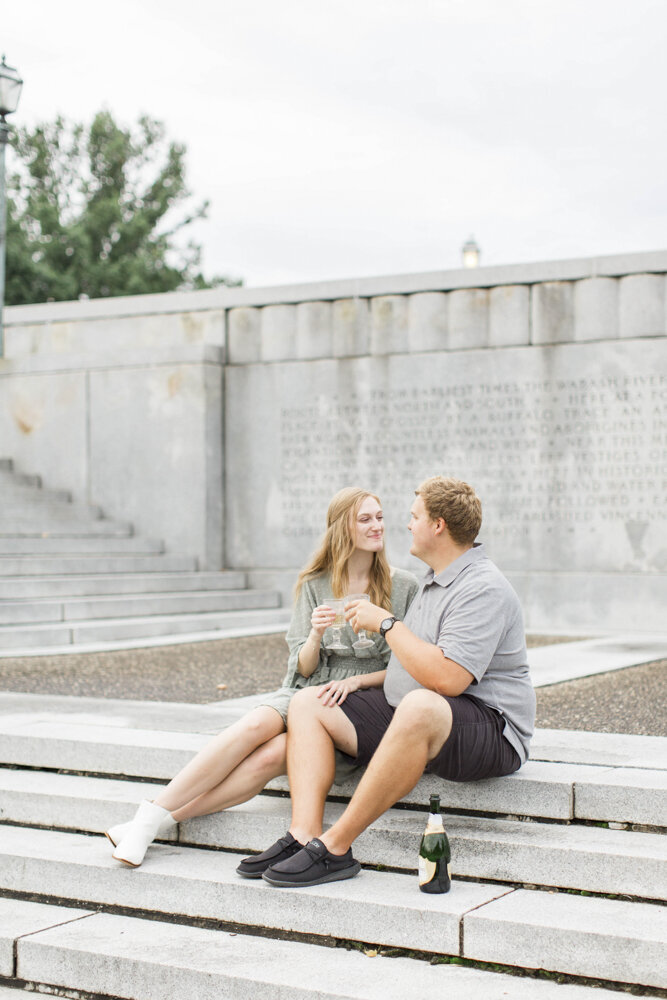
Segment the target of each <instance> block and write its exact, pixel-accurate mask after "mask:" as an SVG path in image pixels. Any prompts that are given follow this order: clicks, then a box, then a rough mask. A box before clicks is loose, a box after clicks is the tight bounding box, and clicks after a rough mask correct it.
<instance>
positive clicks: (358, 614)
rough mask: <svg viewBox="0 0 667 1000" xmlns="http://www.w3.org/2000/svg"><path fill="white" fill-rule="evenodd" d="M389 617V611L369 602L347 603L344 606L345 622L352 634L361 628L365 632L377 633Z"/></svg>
mask: <svg viewBox="0 0 667 1000" xmlns="http://www.w3.org/2000/svg"><path fill="white" fill-rule="evenodd" d="M390 615H391V611H385V609H384V608H379V607H378V606H377V604H371V602H370V601H349V602H348V603H347V604H346V605H345V620H346V621H347V623H348V625H351V626H352V629H353V631H354V632H359V630H360V629H362V628H363V629H365V630H366V631H367V632H379V631H380V625H381V624H382V622H383V621H384V620H385V618H389V616H390Z"/></svg>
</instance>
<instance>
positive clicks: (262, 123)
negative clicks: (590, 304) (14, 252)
mask: <svg viewBox="0 0 667 1000" xmlns="http://www.w3.org/2000/svg"><path fill="white" fill-rule="evenodd" d="M2 29H3V30H2V41H1V43H0V48H1V49H2V52H4V53H5V55H6V58H7V62H8V63H9V64H10V65H12V66H15V67H17V68H18V70H19V71H20V73H21V75H22V77H23V79H24V88H23V94H22V97H21V104H20V107H19V111H18V112H17V114H16V115H14V116H13V117H12V119H10V120H12V121H14V122H16V124H28V125H34V124H35V123H37V122H38V121H44V120H48V119H52V118H53V117H55V115H56V114H57V113H61V114H63V115H65V116H66V117H68V118H70V119H74V120H78V121H85V122H89V121H90V120H91V119H92V117H93V115H94V113H95V112H96V111H98V110H100V109H101V108H107V109H108V110H110V111H111V112H112V113H113V115H114V116H115V117H116V118H117V120H118V121H119V122H120V123H121V124H126V125H129V124H131V123H133V122H135V121H136V119H137V117H138V115H139V114H141V113H148V114H149V115H151V116H153V117H156V118H159V119H161V120H162V121H164V122H165V123H166V125H167V130H168V134H169V136H170V138H172V139H177V140H179V141H182V142H184V143H185V144H186V146H187V149H188V155H187V163H188V171H189V183H190V187H191V189H192V190H193V192H194V193H195V195H196V196H197V197H198V198H199V199H204V198H208V199H209V200H210V201H211V209H210V214H209V220H208V221H207V222H205V223H201V224H198V228H197V231H196V237H197V239H198V240H199V241H200V242H202V244H203V246H204V259H203V266H204V272H205V273H207V274H209V275H210V274H213V273H233V274H237V275H239V276H243V277H244V279H245V281H246V284H248V285H268V284H284V283H289V282H300V281H310V280H316V279H323V278H324V279H326V278H345V277H359V276H366V275H379V274H400V273H407V272H419V271H431V270H440V269H446V268H452V267H458V266H459V264H460V248H461V244H462V243H463V242H464V241H465V239H466V238H467V237H468V236H469V235H470V234H474V235H475V237H476V239H477V241H478V243H479V244H480V245H481V248H482V262H483V263H484V264H504V263H516V262H521V261H533V260H548V259H559V258H567V257H582V256H593V255H598V254H612V253H625V252H635V251H641V250H655V249H663V248H666V247H667V199H666V197H665V179H666V178H667V152H666V148H667V147H666V138H665V119H666V113H665V95H666V93H667V86H666V79H665V76H666V66H667V56H666V52H667V45H666V42H667V2H666V0H335V2H327V0H320V2H319V3H318V2H315V0H189V2H187V3H183V2H182V0H114V2H113V3H91V2H90V0H21V2H20V3H16V2H15V3H13V4H10V5H7V9H6V10H5V11H4V13H3V17H2ZM0 54H1V53H0ZM10 155H11V154H10Z"/></svg>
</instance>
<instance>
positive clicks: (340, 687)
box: [317, 677, 361, 708]
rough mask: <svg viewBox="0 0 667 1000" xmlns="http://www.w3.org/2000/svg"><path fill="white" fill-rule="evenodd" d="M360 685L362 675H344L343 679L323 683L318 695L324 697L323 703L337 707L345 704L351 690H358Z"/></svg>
mask: <svg viewBox="0 0 667 1000" xmlns="http://www.w3.org/2000/svg"><path fill="white" fill-rule="evenodd" d="M360 687H361V678H360V677H344V678H343V679H342V680H339V681H329V683H328V684H323V685H322V687H321V688H320V689H319V691H318V692H317V697H318V698H321V699H322V704H323V705H328V706H329V707H330V708H335V707H336V705H342V704H343V702H344V701H345V699H346V698H347V696H348V694H350V692H351V691H358V690H359V688H360Z"/></svg>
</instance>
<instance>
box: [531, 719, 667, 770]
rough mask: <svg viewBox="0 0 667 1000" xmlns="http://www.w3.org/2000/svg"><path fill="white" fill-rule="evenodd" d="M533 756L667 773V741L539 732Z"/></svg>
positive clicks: (567, 732) (649, 737) (654, 737)
mask: <svg viewBox="0 0 667 1000" xmlns="http://www.w3.org/2000/svg"><path fill="white" fill-rule="evenodd" d="M530 755H531V757H532V759H533V760H550V761H559V762H563V763H568V762H572V763H577V764H594V765H596V766H598V767H631V768H654V769H658V770H661V771H667V738H665V737H662V736H627V735H625V734H623V733H587V732H584V731H583V730H571V729H538V730H536V732H535V736H534V737H533V740H532V742H531V745H530Z"/></svg>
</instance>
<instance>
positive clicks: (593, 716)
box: [0, 634, 667, 736]
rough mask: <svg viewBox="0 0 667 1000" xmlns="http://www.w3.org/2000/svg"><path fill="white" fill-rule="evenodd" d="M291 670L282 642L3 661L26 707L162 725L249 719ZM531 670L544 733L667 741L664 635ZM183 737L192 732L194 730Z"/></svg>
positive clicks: (225, 642) (570, 652) (271, 638)
mask: <svg viewBox="0 0 667 1000" xmlns="http://www.w3.org/2000/svg"><path fill="white" fill-rule="evenodd" d="M533 641H534V642H540V641H542V642H545V640H539V639H537V640H533ZM285 662H286V647H285V641H284V636H283V635H282V634H280V635H264V636H244V637H235V638H226V639H218V640H215V641H213V642H196V643H180V644H177V645H169V646H151V647H148V648H141V649H131V650H128V649H124V650H116V651H105V652H96V653H69V654H68V655H66V656H65V655H48V656H31V657H5V658H3V659H1V660H0V690H4V691H11V692H25V693H31V694H33V695H39V696H40V697H39V698H37V699H35V698H32V699H27V701H28V702H29V703H31V704H32V705H33V706H34V707H35V708H37V707H38V705H40V704H41V705H43V706H44V707H45V708H46V707H47V706H48V705H49V704H51V705H53V706H54V707H55V703H58V705H59V706H60V708H61V710H62V709H63V708H64V707H65V706H64V704H63V701H62V698H63V696H65V697H66V698H67V697H70V696H74V697H75V698H77V699H79V701H78V709H77V710H78V711H79V712H80V711H82V710H84V711H85V708H84V704H85V699H86V698H91V699H105V700H107V701H109V702H111V701H113V700H114V699H115V700H117V701H118V702H119V703H123V705H124V707H125V709H126V710H127V709H129V707H130V706H129V704H128V702H129V701H134V702H137V708H136V712H137V714H138V715H141V714H142V713H143V715H144V716H145V715H146V714H147V706H145V703H146V702H150V703H151V706H152V707H151V710H150V714H151V716H153V715H155V717H156V719H157V718H158V717H159V716H160V711H159V710H158V705H159V704H161V703H164V712H166V713H167V715H169V716H170V717H172V716H174V717H178V716H179V715H180V717H181V718H182V719H183V720H186V719H187V717H188V711H187V706H188V705H192V706H194V705H211V708H218V709H220V710H222V711H223V714H225V715H226V714H228V713H232V714H237V713H238V712H240V711H245V710H246V708H247V706H248V703H247V702H246V700H245V699H246V698H248V697H249V696H253V695H256V694H257V693H258V692H262V691H267V690H271V689H273V688H275V687H278V686H279V685H280V682H281V680H282V677H283V674H284V670H285ZM530 662H531V669H532V673H533V679H534V683H535V686H536V688H537V698H538V715H537V724H538V726H540V727H546V728H555V729H582V730H587V731H590V732H596V731H597V732H617V733H628V734H637V735H645V736H667V713H666V712H665V710H664V706H665V705H666V704H667V635H663V636H660V635H658V636H655V635H652V636H649V635H641V634H637V635H623V636H615V637H606V638H596V639H589V640H577V641H563V640H561V641H555V640H553V639H550V640H546V644H544V645H540V646H535V647H533V648H531V649H530ZM51 696H57V697H56V698H55V699H53V698H51ZM239 699H242V700H240V701H239ZM174 703H180V704H174ZM142 705H143V706H144V707H143V708H142V707H141V706H142ZM170 705H171V706H173V708H175V709H176V712H175V713H174V712H173V710H172V708H170ZM109 708H111V705H109ZM90 711H91V715H93V714H94V713H95V711H99V702H97V701H96V702H95V704H93V703H92V702H91V704H90ZM212 719H213V721H212V725H213V727H214V728H215V726H216V725H219V723H220V720H221V716H220V715H219V714H218V713H217V711H216V712H212ZM156 726H158V723H157V722H156ZM178 728H179V729H180V728H183V729H185V730H187V729H188V725H187V724H184V725H183V726H179V727H178Z"/></svg>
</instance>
